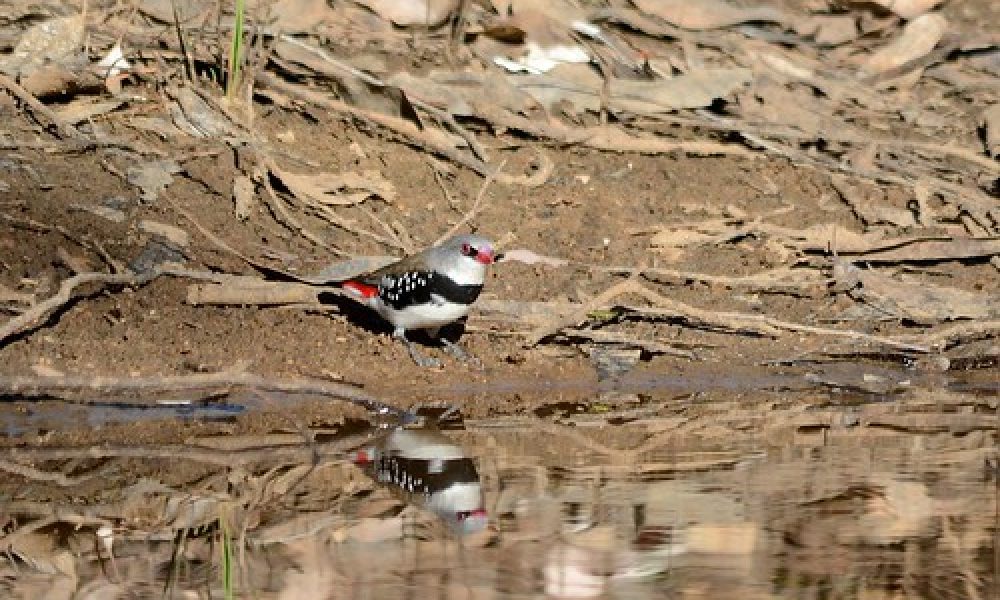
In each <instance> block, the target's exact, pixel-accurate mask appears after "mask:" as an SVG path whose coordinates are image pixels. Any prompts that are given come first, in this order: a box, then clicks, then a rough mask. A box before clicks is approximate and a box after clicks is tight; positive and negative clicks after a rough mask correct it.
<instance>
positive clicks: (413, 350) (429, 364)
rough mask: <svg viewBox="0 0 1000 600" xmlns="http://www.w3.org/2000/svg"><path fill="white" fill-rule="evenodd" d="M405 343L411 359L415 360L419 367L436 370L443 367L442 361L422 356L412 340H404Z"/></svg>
mask: <svg viewBox="0 0 1000 600" xmlns="http://www.w3.org/2000/svg"><path fill="white" fill-rule="evenodd" d="M403 343H405V344H406V351H407V352H409V353H410V358H412V359H413V362H415V363H416V364H417V366H418V367H422V368H424V369H436V368H438V367H440V366H441V361H439V360H438V359H436V358H432V357H430V356H425V355H424V354H422V353H421V352H420V350H417V346H416V344H414V343H413V342H411V341H410V340H408V339H406V338H403Z"/></svg>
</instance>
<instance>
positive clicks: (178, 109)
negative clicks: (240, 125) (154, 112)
mask: <svg viewBox="0 0 1000 600" xmlns="http://www.w3.org/2000/svg"><path fill="white" fill-rule="evenodd" d="M167 95H168V96H170V98H171V99H172V100H173V101H174V102H172V103H170V105H169V109H170V116H171V117H172V118H173V120H174V124H175V125H177V127H178V128H179V129H180V130H182V131H183V132H185V133H187V134H188V135H191V136H194V137H201V138H216V137H225V136H226V135H231V134H232V132H233V131H234V129H236V126H235V124H234V123H233V122H232V121H230V120H229V119H228V118H227V117H226V116H225V115H224V114H222V113H221V112H220V111H219V110H217V109H216V108H215V107H213V106H212V105H211V104H209V103H208V102H206V101H205V99H204V98H202V97H201V96H199V95H198V94H197V93H196V92H195V91H194V90H192V89H191V88H189V87H174V88H171V89H169V90H167Z"/></svg>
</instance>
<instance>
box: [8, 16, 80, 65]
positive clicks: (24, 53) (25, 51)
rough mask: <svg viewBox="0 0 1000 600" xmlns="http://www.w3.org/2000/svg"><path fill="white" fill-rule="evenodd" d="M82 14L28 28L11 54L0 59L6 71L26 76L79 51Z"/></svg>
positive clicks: (51, 20) (64, 60)
mask: <svg viewBox="0 0 1000 600" xmlns="http://www.w3.org/2000/svg"><path fill="white" fill-rule="evenodd" d="M83 26H84V23H83V16H82V15H74V16H72V17H62V18H58V19H49V20H47V21H42V22H40V23H37V24H35V25H32V26H31V27H29V28H28V29H27V30H26V31H25V32H24V33H22V34H21V36H20V38H19V39H18V42H17V46H15V47H14V51H13V52H12V53H11V54H10V55H9V56H8V57H5V60H3V62H2V65H3V67H4V69H5V70H6V71H9V72H16V73H20V74H22V75H23V74H26V73H30V72H32V71H35V70H37V69H39V68H41V67H43V66H45V65H48V64H52V63H55V64H57V65H58V64H62V63H64V62H66V61H67V60H68V59H69V58H70V57H72V56H73V55H75V54H77V53H79V52H81V51H82V49H83V48H82V44H83V33H84V27H83Z"/></svg>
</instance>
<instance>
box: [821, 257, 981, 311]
mask: <svg viewBox="0 0 1000 600" xmlns="http://www.w3.org/2000/svg"><path fill="white" fill-rule="evenodd" d="M835 276H836V277H837V281H836V283H837V285H838V288H841V289H843V287H846V288H847V289H849V290H850V291H849V293H850V295H851V297H852V298H854V299H856V300H858V301H860V302H864V303H865V304H868V305H870V306H873V307H875V308H877V309H878V310H879V311H880V312H881V313H883V314H886V315H892V316H893V317H895V318H901V319H909V320H911V321H914V322H917V323H936V322H939V321H950V320H954V319H992V318H996V317H998V316H1000V296H996V295H993V294H988V293H983V292H968V291H965V290H960V289H957V288H952V287H944V286H936V285H931V284H929V283H927V282H925V281H917V280H915V279H911V278H898V279H897V278H892V277H889V276H887V275H883V274H882V273H879V272H877V271H872V270H864V269H857V268H854V269H849V270H848V271H843V272H835ZM847 278H850V280H849V281H848V280H847Z"/></svg>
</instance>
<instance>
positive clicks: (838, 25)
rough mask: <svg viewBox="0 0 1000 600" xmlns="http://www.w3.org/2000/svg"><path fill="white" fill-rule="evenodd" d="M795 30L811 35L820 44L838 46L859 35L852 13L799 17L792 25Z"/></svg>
mask: <svg viewBox="0 0 1000 600" xmlns="http://www.w3.org/2000/svg"><path fill="white" fill-rule="evenodd" d="M793 27H794V28H795V32H796V33H798V34H799V35H801V36H812V38H813V39H814V40H816V43H817V44H819V45H821V46H839V45H841V44H846V43H847V42H850V41H852V40H854V39H857V37H858V35H859V33H860V32H859V31H858V25H857V20H856V18H855V16H854V15H849V14H848V15H816V16H813V17H809V18H806V19H799V20H797V21H796V22H795V24H794V25H793Z"/></svg>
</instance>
